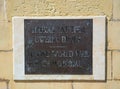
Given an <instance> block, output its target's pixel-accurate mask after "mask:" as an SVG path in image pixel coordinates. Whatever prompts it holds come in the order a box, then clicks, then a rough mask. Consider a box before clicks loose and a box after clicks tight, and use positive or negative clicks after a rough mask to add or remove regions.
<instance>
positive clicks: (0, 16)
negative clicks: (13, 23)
mask: <svg viewBox="0 0 120 89" xmlns="http://www.w3.org/2000/svg"><path fill="white" fill-rule="evenodd" d="M6 18H7V17H6V4H5V0H0V21H4V20H6Z"/></svg>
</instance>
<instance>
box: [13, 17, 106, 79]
mask: <svg viewBox="0 0 120 89" xmlns="http://www.w3.org/2000/svg"><path fill="white" fill-rule="evenodd" d="M12 21H13V34H14V35H13V59H14V73H13V74H14V80H105V16H93V17H92V16H89V17H84V16H83V17H79V16H78V17H73V16H71V17H13V20H12Z"/></svg>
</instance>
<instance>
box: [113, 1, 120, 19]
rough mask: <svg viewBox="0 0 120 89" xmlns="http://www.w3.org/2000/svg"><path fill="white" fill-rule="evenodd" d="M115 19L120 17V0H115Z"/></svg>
mask: <svg viewBox="0 0 120 89" xmlns="http://www.w3.org/2000/svg"><path fill="white" fill-rule="evenodd" d="M113 19H120V0H113Z"/></svg>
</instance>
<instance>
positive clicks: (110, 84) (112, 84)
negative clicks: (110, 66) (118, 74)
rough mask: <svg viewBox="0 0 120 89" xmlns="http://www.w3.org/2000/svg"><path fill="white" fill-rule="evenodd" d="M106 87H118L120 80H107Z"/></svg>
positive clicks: (115, 88)
mask: <svg viewBox="0 0 120 89" xmlns="http://www.w3.org/2000/svg"><path fill="white" fill-rule="evenodd" d="M106 89H120V81H108V82H107V84H106Z"/></svg>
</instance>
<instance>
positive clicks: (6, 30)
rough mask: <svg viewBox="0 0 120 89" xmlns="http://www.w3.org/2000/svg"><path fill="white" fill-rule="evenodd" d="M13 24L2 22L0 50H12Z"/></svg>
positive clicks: (0, 23)
mask: <svg viewBox="0 0 120 89" xmlns="http://www.w3.org/2000/svg"><path fill="white" fill-rule="evenodd" d="M11 33H12V30H11V23H8V22H0V50H11V49H12V36H11Z"/></svg>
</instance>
